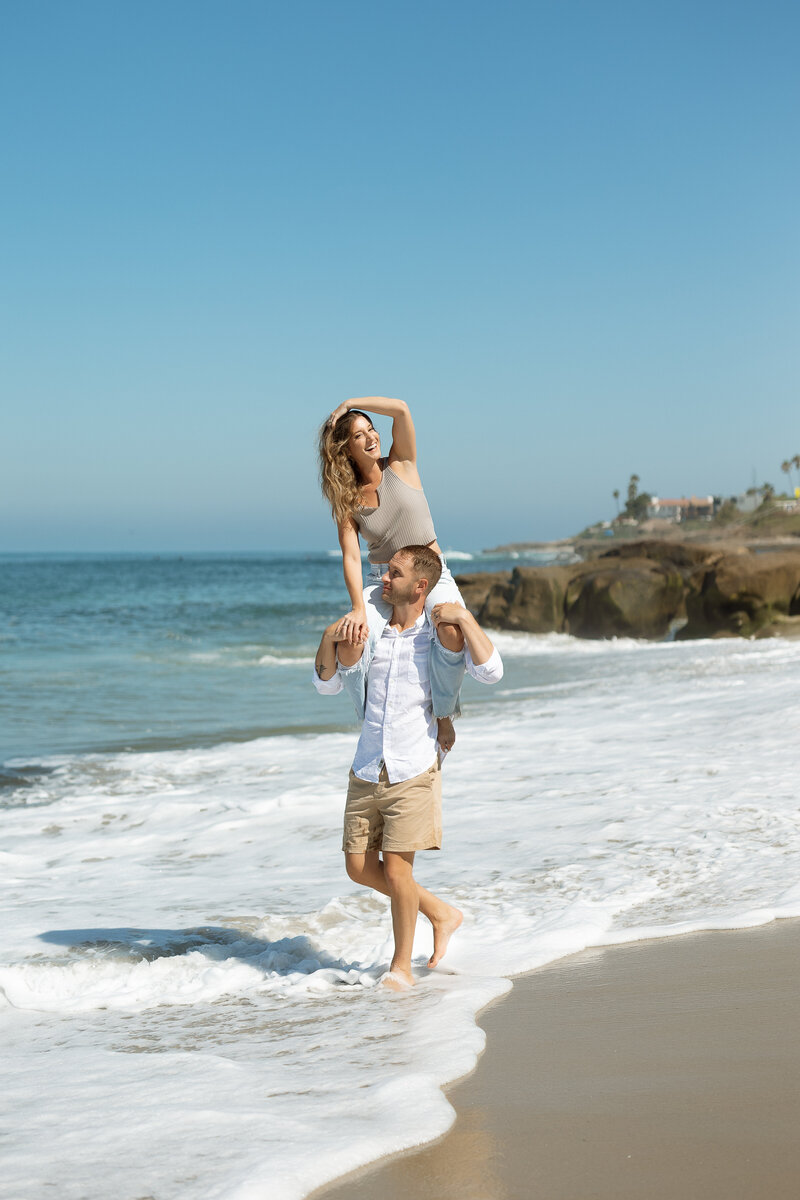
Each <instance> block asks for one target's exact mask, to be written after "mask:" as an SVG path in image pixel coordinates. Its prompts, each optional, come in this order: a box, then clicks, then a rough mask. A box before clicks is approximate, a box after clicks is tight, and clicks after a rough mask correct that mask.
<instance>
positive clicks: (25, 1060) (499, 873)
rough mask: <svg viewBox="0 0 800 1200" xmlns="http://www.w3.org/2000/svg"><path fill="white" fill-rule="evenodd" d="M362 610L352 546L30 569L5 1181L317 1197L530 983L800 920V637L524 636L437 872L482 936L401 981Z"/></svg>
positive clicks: (4, 857) (106, 558)
mask: <svg viewBox="0 0 800 1200" xmlns="http://www.w3.org/2000/svg"><path fill="white" fill-rule="evenodd" d="M516 561H524V560H516ZM529 561H537V560H535V559H534V560H529ZM450 565H451V567H452V568H453V569H454V570H456V571H459V570H463V571H465V572H466V571H471V570H486V569H492V568H495V567H496V568H500V567H503V566H510V565H513V564H512V563H511V562H510V561H508V560H504V559H502V558H491V557H485V556H481V555H478V554H475V555H472V556H470V555H468V554H462V555H458V556H451V557H450ZM345 599H346V595H345V592H344V586H343V583H342V577H341V561H340V560H338V559H337V558H336V557H335V556H334V555H332V554H325V553H318V554H314V553H308V554H293V555H281V554H249V555H223V554H220V555H184V556H179V555H160V556H155V555H150V556H147V555H127V556H126V555H62V556H55V555H50V556H45V555H39V556H36V555H27V556H26V555H5V556H2V557H0V821H2V830H3V837H2V843H1V846H2V848H1V849H0V863H1V864H2V879H3V885H2V896H3V899H2V903H3V919H2V930H3V932H2V952H1V954H0V1053H2V1058H3V1062H4V1066H5V1072H4V1087H3V1094H2V1099H0V1107H2V1110H3V1126H4V1130H5V1135H6V1145H7V1147H8V1148H7V1150H6V1152H5V1155H4V1168H3V1172H2V1177H0V1195H2V1196H3V1197H8V1198H13V1200H43V1198H44V1197H46V1196H51V1195H54V1194H57V1195H59V1196H60V1197H61V1198H62V1200H108V1197H109V1196H113V1197H114V1200H140V1198H142V1197H152V1198H154V1200H179V1198H180V1200H301V1198H302V1197H304V1196H306V1195H307V1194H308V1193H309V1192H310V1191H311V1190H312V1189H313V1188H315V1187H317V1186H319V1185H320V1184H322V1183H324V1182H325V1181H326V1180H329V1179H332V1178H334V1177H335V1176H337V1175H339V1174H341V1173H343V1172H345V1171H347V1170H350V1169H352V1168H354V1167H356V1166H358V1165H360V1164H363V1163H366V1162H369V1161H371V1160H373V1159H375V1158H377V1157H379V1156H381V1155H383V1154H386V1153H389V1152H392V1151H396V1150H400V1149H402V1148H404V1147H408V1146H412V1145H415V1144H418V1143H420V1142H422V1141H425V1140H428V1139H431V1138H434V1137H436V1136H438V1135H439V1134H441V1133H443V1132H444V1131H445V1130H446V1129H447V1128H448V1126H449V1125H450V1124H451V1122H452V1120H453V1112H452V1109H451V1107H450V1105H449V1103H448V1102H447V1100H446V1099H445V1097H444V1095H443V1093H442V1090H441V1089H442V1086H443V1085H444V1084H445V1083H447V1082H449V1081H451V1080H453V1079H455V1078H457V1077H458V1076H460V1075H463V1074H464V1073H466V1072H467V1071H469V1070H470V1069H471V1068H472V1066H473V1065H474V1063H475V1060H476V1057H477V1055H478V1054H479V1053H480V1051H481V1049H482V1046H483V1034H482V1032H481V1031H480V1030H479V1028H478V1027H477V1025H476V1024H475V1015H476V1013H477V1012H478V1011H479V1010H480V1009H481V1008H482V1007H483V1006H484V1005H486V1004H487V1003H488V1002H489V1001H491V1000H492V999H494V998H496V997H499V996H501V995H502V994H503V993H504V992H505V991H507V990H508V989H509V988H510V987H511V986H512V985H511V978H512V977H513V976H514V975H515V974H519V973H521V972H523V971H528V970H531V969H532V968H534V967H536V966H539V965H541V964H544V963H546V962H550V961H553V960H554V959H557V958H559V957H561V956H563V955H566V954H570V953H572V952H574V951H577V950H580V949H582V948H584V947H586V946H602V945H609V944H612V943H618V942H627V941H632V940H636V939H640V938H643V937H652V936H667V935H670V934H675V933H680V932H684V931H689V930H695V929H708V928H731V927H739V926H746V925H756V924H760V923H765V922H767V921H769V920H771V919H773V918H774V917H778V916H791V915H799V914H800V882H799V881H800V783H799V782H798V779H799V778H800V776H799V775H798V771H797V765H796V745H797V741H798V732H800V729H799V727H800V716H798V706H797V685H796V679H797V673H798V668H800V643H798V642H788V641H779V640H762V641H752V642H750V641H741V640H718V641H698V642H687V643H677V642H663V643H657V644H655V643H641V642H635V641H632V640H616V641H609V642H584V641H578V640H576V639H572V638H569V637H567V636H564V635H546V636H535V635H526V634H510V633H498V634H497V635H496V637H495V640H496V644H497V645H498V648H499V649H500V651H501V653H502V654H503V657H504V661H505V666H506V673H505V677H504V679H503V681H502V682H501V683H500V684H499V685H498V686H496V687H494V688H487V687H481V686H480V685H479V684H477V683H475V682H474V681H472V680H467V683H466V686H465V691H464V698H463V709H464V712H463V716H462V717H461V719H460V720H459V721H458V722H457V725H456V729H457V742H456V747H455V749H454V750H453V752H452V753H451V754H450V755H449V756H448V759H447V761H446V763H445V767H444V779H443V782H444V834H445V836H444V846H443V849H442V851H441V852H440V853H435V854H434V853H432V854H421V855H419V856H418V858H417V875H418V878H419V880H420V882H421V883H423V884H424V885H425V886H427V887H430V888H432V889H433V890H434V891H436V892H437V893H439V894H441V895H442V896H443V897H444V898H446V899H449V900H451V901H452V902H454V903H456V904H458V906H459V907H460V908H462V909H463V911H464V913H465V921H464V926H463V929H462V930H461V931H460V932H459V934H458V935H457V936H456V938H455V939H454V941H453V943H452V944H451V948H450V951H449V953H448V955H447V957H446V958H445V960H444V962H443V964H442V965H441V967H440V968H438V969H437V970H436V971H434V972H427V971H426V969H425V967H424V962H425V960H426V959H427V957H428V955H429V954H430V950H431V942H430V937H429V934H428V931H427V929H426V928H425V927H424V926H425V922H424V919H422V918H421V919H420V925H419V933H418V938H417V944H416V952H417V955H416V956H417V961H418V964H419V967H418V974H419V976H420V983H419V986H418V987H417V988H416V989H415V990H414V991H413V993H411V994H399V995H398V994H393V993H387V992H386V991H385V990H384V989H382V988H379V987H376V983H377V981H378V979H379V978H380V976H381V974H382V973H383V971H384V970H385V969H386V966H387V962H388V957H389V953H390V946H391V925H390V921H389V914H388V908H387V901H386V900H384V899H383V898H381V897H377V896H374V895H372V894H371V893H369V892H367V891H364V890H361V889H358V888H357V887H356V886H355V885H354V884H352V883H351V882H350V881H349V880H348V879H347V877H346V876H345V874H344V871H343V867H342V856H341V851H340V838H341V812H342V805H343V796H344V790H345V786H346V777H347V770H348V767H349V763H350V759H351V757H352V753H353V749H354V745H355V741H356V736H357V733H356V727H355V724H354V720H353V715H352V712H351V710H349V708H348V702H347V700H346V698H345V697H344V696H339V697H333V698H325V697H319V696H318V695H317V694H316V692H315V691H314V689H313V686H312V684H311V681H310V674H311V669H312V661H313V654H314V650H315V647H316V644H317V641H318V637H319V634H320V632H321V629H322V628H323V626H324V625H325V624H326V623H328V622H329V621H330V620H332V619H333V617H334V616H335V615H336V614H337V613H339V612H341V611H343V610H344V608H345V603H344V602H345Z"/></svg>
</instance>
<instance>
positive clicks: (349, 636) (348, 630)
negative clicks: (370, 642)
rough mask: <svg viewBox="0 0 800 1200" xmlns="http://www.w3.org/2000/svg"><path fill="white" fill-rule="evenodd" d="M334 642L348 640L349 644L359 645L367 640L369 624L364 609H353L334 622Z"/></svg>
mask: <svg viewBox="0 0 800 1200" xmlns="http://www.w3.org/2000/svg"><path fill="white" fill-rule="evenodd" d="M334 628H335V634H334V638H333V640H334V641H335V642H349V643H350V645H351V646H360V645H361V644H362V643H363V642H365V641H366V640H367V635H368V633H369V625H368V624H367V614H366V610H365V609H363V608H361V609H355V608H354V609H353V610H352V611H351V612H349V613H347V614H346V615H345V616H343V617H342V618H341V619H340V620H339V621H336V623H335V626H334Z"/></svg>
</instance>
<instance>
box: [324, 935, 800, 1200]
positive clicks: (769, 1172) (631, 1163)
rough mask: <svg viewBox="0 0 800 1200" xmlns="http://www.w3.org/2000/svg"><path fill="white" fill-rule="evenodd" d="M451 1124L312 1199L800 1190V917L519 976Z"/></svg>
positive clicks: (636, 1196)
mask: <svg viewBox="0 0 800 1200" xmlns="http://www.w3.org/2000/svg"><path fill="white" fill-rule="evenodd" d="M480 1024H481V1025H482V1026H483V1027H484V1029H485V1030H486V1034H487V1048H486V1050H485V1052H484V1054H483V1055H482V1057H481V1059H480V1061H479V1063H478V1066H477V1068H476V1070H475V1071H474V1072H473V1074H472V1075H470V1076H469V1077H468V1078H466V1079H464V1080H462V1081H461V1082H460V1083H456V1084H454V1085H453V1086H452V1087H450V1088H449V1089H448V1090H447V1094H448V1097H449V1099H450V1100H451V1102H452V1104H453V1106H454V1107H455V1109H456V1112H457V1114H458V1115H457V1119H456V1123H455V1125H454V1126H453V1128H452V1129H451V1131H450V1132H449V1133H448V1134H446V1135H445V1136H444V1137H443V1138H440V1139H439V1140H438V1141H437V1142H435V1143H431V1144H430V1145H428V1146H426V1147H423V1148H422V1149H420V1150H413V1151H408V1152H406V1153H405V1154H402V1155H398V1156H395V1157H394V1158H392V1159H385V1160H381V1162H380V1163H378V1164H373V1166H371V1167H367V1168H364V1169H363V1170H361V1171H358V1172H355V1173H353V1174H352V1175H350V1176H347V1177H346V1178H345V1179H343V1180H339V1181H338V1182H337V1183H335V1184H331V1185H329V1186H327V1187H326V1188H323V1189H320V1190H319V1191H318V1192H316V1193H314V1195H315V1200H377V1198H378V1197H380V1200H535V1198H539V1197H541V1200H589V1198H591V1200H690V1198H694V1197H702V1198H703V1200H753V1198H755V1197H760V1196H765V1197H767V1198H768V1200H796V1198H797V1197H798V1196H800V920H784V921H775V922H772V923H771V924H770V925H766V926H761V927H759V928H756V929H748V930H736V931H733V932H712V933H698V934H687V935H683V936H680V937H675V938H665V939H660V940H658V941H647V942H636V943H633V944H631V945H627V946H620V947H612V948H609V949H603V950H590V951H584V952H583V953H581V954H578V955H574V956H572V957H570V958H568V959H563V960H561V961H560V962H558V963H554V964H552V965H551V966H548V967H544V968H542V969H541V970H539V971H535V972H533V973H532V974H530V975H526V976H522V977H520V978H518V979H517V980H515V983H514V989H513V991H512V992H511V993H510V994H509V996H508V997H507V998H504V999H503V1000H501V1001H498V1002H497V1003H496V1004H494V1005H492V1006H491V1007H490V1008H488V1009H487V1010H486V1011H485V1012H484V1013H483V1014H482V1016H481V1018H480Z"/></svg>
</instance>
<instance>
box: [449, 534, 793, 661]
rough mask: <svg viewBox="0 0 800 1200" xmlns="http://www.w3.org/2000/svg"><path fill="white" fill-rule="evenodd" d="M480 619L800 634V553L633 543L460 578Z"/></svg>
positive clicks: (701, 633)
mask: <svg viewBox="0 0 800 1200" xmlns="http://www.w3.org/2000/svg"><path fill="white" fill-rule="evenodd" d="M457 583H458V585H459V587H460V588H461V591H462V594H463V596H464V599H465V602H466V603H467V605H468V607H469V608H470V609H471V611H472V612H474V613H475V615H476V616H477V618H478V620H479V621H480V622H481V624H483V625H485V626H487V627H489V628H494V629H516V630H524V631H525V632H528V633H570V634H573V635H574V636H575V637H582V638H612V637H634V638H649V639H653V640H660V639H663V638H665V637H667V636H668V635H670V634H672V635H674V636H675V637H677V638H679V639H690V638H704V637H737V636H738V637H769V636H773V635H782V636H800V553H798V552H797V551H794V550H783V551H781V550H772V551H769V552H767V553H755V552H753V551H752V550H749V549H746V548H744V547H736V548H732V547H729V546H720V545H705V546H703V545H698V544H696V543H681V542H676V541H672V540H670V541H660V540H648V541H638V542H626V543H624V544H622V545H619V546H614V547H613V548H611V549H609V550H607V551H605V552H604V553H601V554H598V555H596V556H595V557H593V558H589V559H587V560H585V561H583V562H576V563H571V564H567V565H565V564H558V565H553V566H548V567H516V568H515V569H514V570H513V571H510V572H509V571H500V572H497V573H491V572H484V573H482V574H480V575H462V576H458V577H457Z"/></svg>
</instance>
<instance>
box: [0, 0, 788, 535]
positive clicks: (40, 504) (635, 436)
mask: <svg viewBox="0 0 800 1200" xmlns="http://www.w3.org/2000/svg"><path fill="white" fill-rule="evenodd" d="M799 40H800V8H798V5H797V4H796V3H795V2H794V0H753V2H740V0H669V2H666V0H663V2H662V0H656V2H654V0H550V2H549V3H541V2H537V0H528V2H527V3H523V2H519V3H516V2H515V3H508V2H503V0H492V2H488V0H487V2H480V3H477V2H470V0H466V2H463V0H462V2H460V3H455V2H448V3H442V2H440V0H425V3H417V2H413V0H412V2H410V3H405V4H403V5H389V4H384V3H380V2H378V3H376V2H375V0H370V2H363V3H362V2H360V0H359V2H357V3H356V2H348V0H339V2H336V3H331V2H330V0H324V2H316V0H298V2H295V3H293V4H285V3H280V4H279V3H273V2H269V0H258V2H255V0H229V2H227V3H223V2H222V0H218V2H215V3H209V2H207V0H138V2H137V3H133V2H131V0H128V2H126V3H123V2H121V0H120V2H118V3H108V0H101V2H96V3H94V2H89V0H72V2H70V3H63V0H36V2H35V3H29V2H27V0H16V2H9V0H6V3H4V4H3V36H2V40H1V41H0V89H1V93H0V101H1V103H0V123H1V124H2V145H3V164H2V178H3V182H2V188H0V210H1V212H2V229H3V235H2V236H3V248H2V257H1V259H0V318H1V329H2V332H1V333H0V337H1V338H2V365H1V366H0V387H1V388H2V429H3V462H2V469H1V470H0V550H25V549H29V550H38V549H61V550H65V549H123V550H124V549H129V550H136V549H160V550H167V549H187V550H190V549H220V548H221V549H238V548H242V549H247V548H250V549H259V548H264V549H267V548H280V547H288V546H298V547H304V548H324V547H328V546H333V545H335V536H334V532H333V527H332V524H331V522H330V518H329V515H328V513H327V511H326V509H325V507H324V505H323V502H322V500H321V498H320V496H319V493H318V489H317V484H316V464H315V460H314V441H315V433H316V428H317V426H318V424H319V422H320V421H321V419H322V418H323V417H324V416H325V415H326V414H327V413H328V412H329V411H330V410H331V409H332V408H333V407H335V405H336V404H337V403H338V402H339V401H340V400H341V399H343V398H345V397H348V396H358V395H363V394H369V393H371V394H375V393H380V394H383V395H389V396H400V397H402V398H404V399H406V400H407V401H408V402H409V404H410V405H411V408H412V412H413V414H414V417H415V419H416V423H417V429H418V435H419V441H420V467H421V470H422V475H423V480H424V482H425V485H426V490H427V492H428V495H429V499H430V502H431V507H432V510H433V514H434V518H435V521H436V525H437V530H438V533H439V537H440V540H441V541H442V543H443V544H444V545H446V546H450V547H453V548H464V549H468V548H480V547H481V546H486V545H492V544H496V543H497V542H500V541H507V540H512V539H514V540H516V539H523V538H546V537H558V536H563V535H566V534H569V533H571V532H574V531H575V530H577V529H578V528H580V527H582V526H583V525H584V524H586V523H587V522H589V521H591V520H594V519H596V518H599V517H603V516H609V515H611V514H612V513H613V511H614V505H613V500H612V498H611V493H612V491H613V489H614V488H615V487H619V488H620V489H621V490H622V491H623V492H624V489H625V486H626V483H627V479H628V476H629V475H630V474H631V472H633V471H635V472H637V473H638V474H639V476H640V477H641V480H642V486H643V487H644V488H646V489H648V490H650V491H652V492H656V493H659V494H661V495H676V494H677V495H680V494H681V493H686V494H688V493H691V492H702V493H705V492H709V491H710V492H721V493H727V494H730V493H732V492H736V491H739V490H743V489H744V488H746V487H747V486H749V485H750V484H751V483H752V482H753V472H754V471H755V475H756V481H757V482H758V483H761V482H762V481H764V480H769V481H770V482H773V483H775V484H776V485H777V486H778V487H780V486H782V485H783V484H784V483H785V481H786V477H785V476H784V475H782V474H781V471H780V463H781V461H782V460H783V459H784V458H786V457H787V456H791V455H792V454H794V453H800V417H798V413H799V412H800V403H799V402H798V401H799V399H800V397H799V396H798V383H799V382H800V338H798V317H800V285H799V284H798V280H799V279H800V252H799V251H800V236H799V231H798V195H800V169H799V168H798V136H797V131H798V121H799V118H800V72H798V69H797V48H798V44H799Z"/></svg>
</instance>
